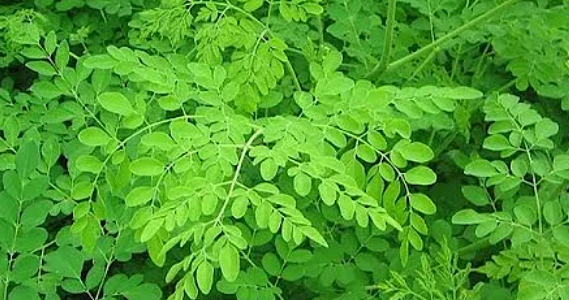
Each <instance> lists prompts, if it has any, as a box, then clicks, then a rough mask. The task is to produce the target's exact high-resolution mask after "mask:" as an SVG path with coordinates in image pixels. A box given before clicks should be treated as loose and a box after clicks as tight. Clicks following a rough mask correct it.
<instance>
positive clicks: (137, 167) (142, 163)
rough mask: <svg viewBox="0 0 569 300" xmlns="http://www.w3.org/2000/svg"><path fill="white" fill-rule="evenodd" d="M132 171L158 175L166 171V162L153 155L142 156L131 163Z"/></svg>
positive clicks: (137, 173)
mask: <svg viewBox="0 0 569 300" xmlns="http://www.w3.org/2000/svg"><path fill="white" fill-rule="evenodd" d="M130 171H131V172H132V173H133V174H135V175H138V176H157V175H160V174H162V172H163V171H164V164H163V163H162V162H160V161H159V160H157V159H155V158H152V157H142V158H139V159H137V160H135V161H133V162H132V163H131V164H130Z"/></svg>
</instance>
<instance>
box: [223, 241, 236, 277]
mask: <svg viewBox="0 0 569 300" xmlns="http://www.w3.org/2000/svg"><path fill="white" fill-rule="evenodd" d="M239 265H240V258H239V252H238V251H237V249H235V248H234V247H233V246H231V245H230V244H226V245H225V246H224V247H223V248H221V251H220V252H219V266H220V267H221V273H222V274H223V277H224V278H225V279H226V280H227V281H230V282H233V281H235V280H236V279H237V277H238V276H239V270H240V266H239Z"/></svg>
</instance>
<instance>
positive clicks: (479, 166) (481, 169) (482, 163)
mask: <svg viewBox="0 0 569 300" xmlns="http://www.w3.org/2000/svg"><path fill="white" fill-rule="evenodd" d="M464 174H466V175H472V176H476V177H492V176H494V175H498V174H499V173H498V171H497V170H496V167H494V165H493V164H492V163H490V162H489V161H487V160H484V159H478V160H475V161H473V162H471V163H469V164H468V165H466V167H465V169H464Z"/></svg>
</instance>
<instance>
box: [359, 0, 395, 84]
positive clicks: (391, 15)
mask: <svg viewBox="0 0 569 300" xmlns="http://www.w3.org/2000/svg"><path fill="white" fill-rule="evenodd" d="M396 9H397V0H389V3H388V4H387V21H386V23H385V39H384V42H383V52H382V54H381V59H380V60H379V63H378V64H377V65H376V66H375V67H374V68H373V70H372V71H371V72H370V73H369V74H368V75H367V76H366V77H368V78H373V77H376V76H377V75H379V74H381V73H383V71H385V69H386V68H387V64H388V63H389V59H390V56H391V49H392V48H393V28H394V27H395V10H396Z"/></svg>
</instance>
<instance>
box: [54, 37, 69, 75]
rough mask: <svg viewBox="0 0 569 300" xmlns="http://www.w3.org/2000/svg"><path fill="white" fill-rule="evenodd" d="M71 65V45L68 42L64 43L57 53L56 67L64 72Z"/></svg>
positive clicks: (60, 45)
mask: <svg viewBox="0 0 569 300" xmlns="http://www.w3.org/2000/svg"><path fill="white" fill-rule="evenodd" d="M68 63H69V45H68V44H67V41H62V42H61V43H60V44H59V47H58V48H57V52H56V53H55V65H56V66H57V68H59V69H60V70H62V69H63V68H65V67H66V66H67V64H68Z"/></svg>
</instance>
